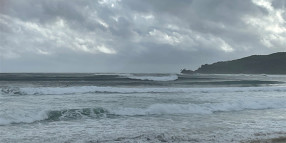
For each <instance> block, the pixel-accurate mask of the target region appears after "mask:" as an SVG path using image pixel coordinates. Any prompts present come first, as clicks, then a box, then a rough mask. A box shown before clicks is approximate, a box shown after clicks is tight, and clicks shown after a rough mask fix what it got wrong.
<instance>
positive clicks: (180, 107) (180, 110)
mask: <svg viewBox="0 0 286 143" xmlns="http://www.w3.org/2000/svg"><path fill="white" fill-rule="evenodd" d="M285 102H286V100H278V99H275V100H270V101H265V100H259V101H257V100H250V101H242V100H239V101H233V102H223V103H204V104H153V105H150V106H149V107H147V108H118V109H115V110H112V111H111V113H114V114H117V115H127V116H134V115H162V114H212V113H214V112H228V111H243V110H263V109H281V108H286V104H285Z"/></svg>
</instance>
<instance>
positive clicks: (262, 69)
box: [182, 52, 286, 74]
mask: <svg viewBox="0 0 286 143" xmlns="http://www.w3.org/2000/svg"><path fill="white" fill-rule="evenodd" d="M186 71H188V70H185V73H187V72H186ZM182 73H184V72H182ZM189 73H206V74H286V52H279V53H274V54H270V55H253V56H249V57H245V58H241V59H237V60H232V61H224V62H217V63H213V64H205V65H202V66H201V67H200V68H198V69H197V70H195V71H193V72H191V71H189Z"/></svg>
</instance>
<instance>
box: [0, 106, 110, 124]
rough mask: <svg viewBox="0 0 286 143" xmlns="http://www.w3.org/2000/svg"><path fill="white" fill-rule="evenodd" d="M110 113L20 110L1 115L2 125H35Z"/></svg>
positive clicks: (94, 110) (96, 110)
mask: <svg viewBox="0 0 286 143" xmlns="http://www.w3.org/2000/svg"><path fill="white" fill-rule="evenodd" d="M106 114H108V111H107V110H106V109H104V108H83V109H63V110H43V111H39V112H36V111H30V112H27V111H23V110H21V109H18V110H17V111H14V113H10V114H7V113H6V114H2V115H1V114H0V115H1V116H0V125H6V124H17V123H33V122H36V121H65V120H76V119H82V118H99V117H105V115H106Z"/></svg>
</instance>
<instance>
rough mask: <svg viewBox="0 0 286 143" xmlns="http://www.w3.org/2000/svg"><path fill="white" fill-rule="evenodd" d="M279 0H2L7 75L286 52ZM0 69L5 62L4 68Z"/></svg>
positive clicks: (137, 68) (174, 67)
mask: <svg viewBox="0 0 286 143" xmlns="http://www.w3.org/2000/svg"><path fill="white" fill-rule="evenodd" d="M284 19H285V2H284V1H282V0H273V1H272V0H252V1H250V0H249V1H241V0H231V1H230V0H180V1H175V0H144V1H141V0H140V1H139V0H99V1H93V0H80V1H79V0H69V1H67V0H49V1H45V0H2V1H0V34H1V35H0V36H1V40H0V42H1V44H0V51H1V60H2V67H1V66H0V68H2V70H1V71H4V72H24V71H31V72H45V71H49V72H53V71H54V72H76V71H78V72H177V71H179V69H180V68H184V67H187V68H192V69H195V68H197V67H198V66H199V65H200V64H204V63H212V62H216V61H221V60H230V59H233V58H240V57H242V56H248V55H251V54H268V53H272V52H277V51H284V45H285V40H286V39H285V36H286V35H285V34H286V29H285V20H284ZM0 64H1V63H0Z"/></svg>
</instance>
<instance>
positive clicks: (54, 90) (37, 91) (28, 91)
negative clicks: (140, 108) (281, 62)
mask: <svg viewBox="0 0 286 143" xmlns="http://www.w3.org/2000/svg"><path fill="white" fill-rule="evenodd" d="M1 92H2V94H10V95H63V94H84V93H93V92H100V93H229V92H286V87H285V86H280V87H279V86H273V87H271V86H268V87H215V88H176V87H173V88H167V87H160V88H158V87H156V88H151V87H149V88H147V87H146V88H143V87H109V86H106V87H100V86H74V87H29V88H28V87H27V88H16V89H12V90H9V92H6V90H5V89H2V90H1Z"/></svg>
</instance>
